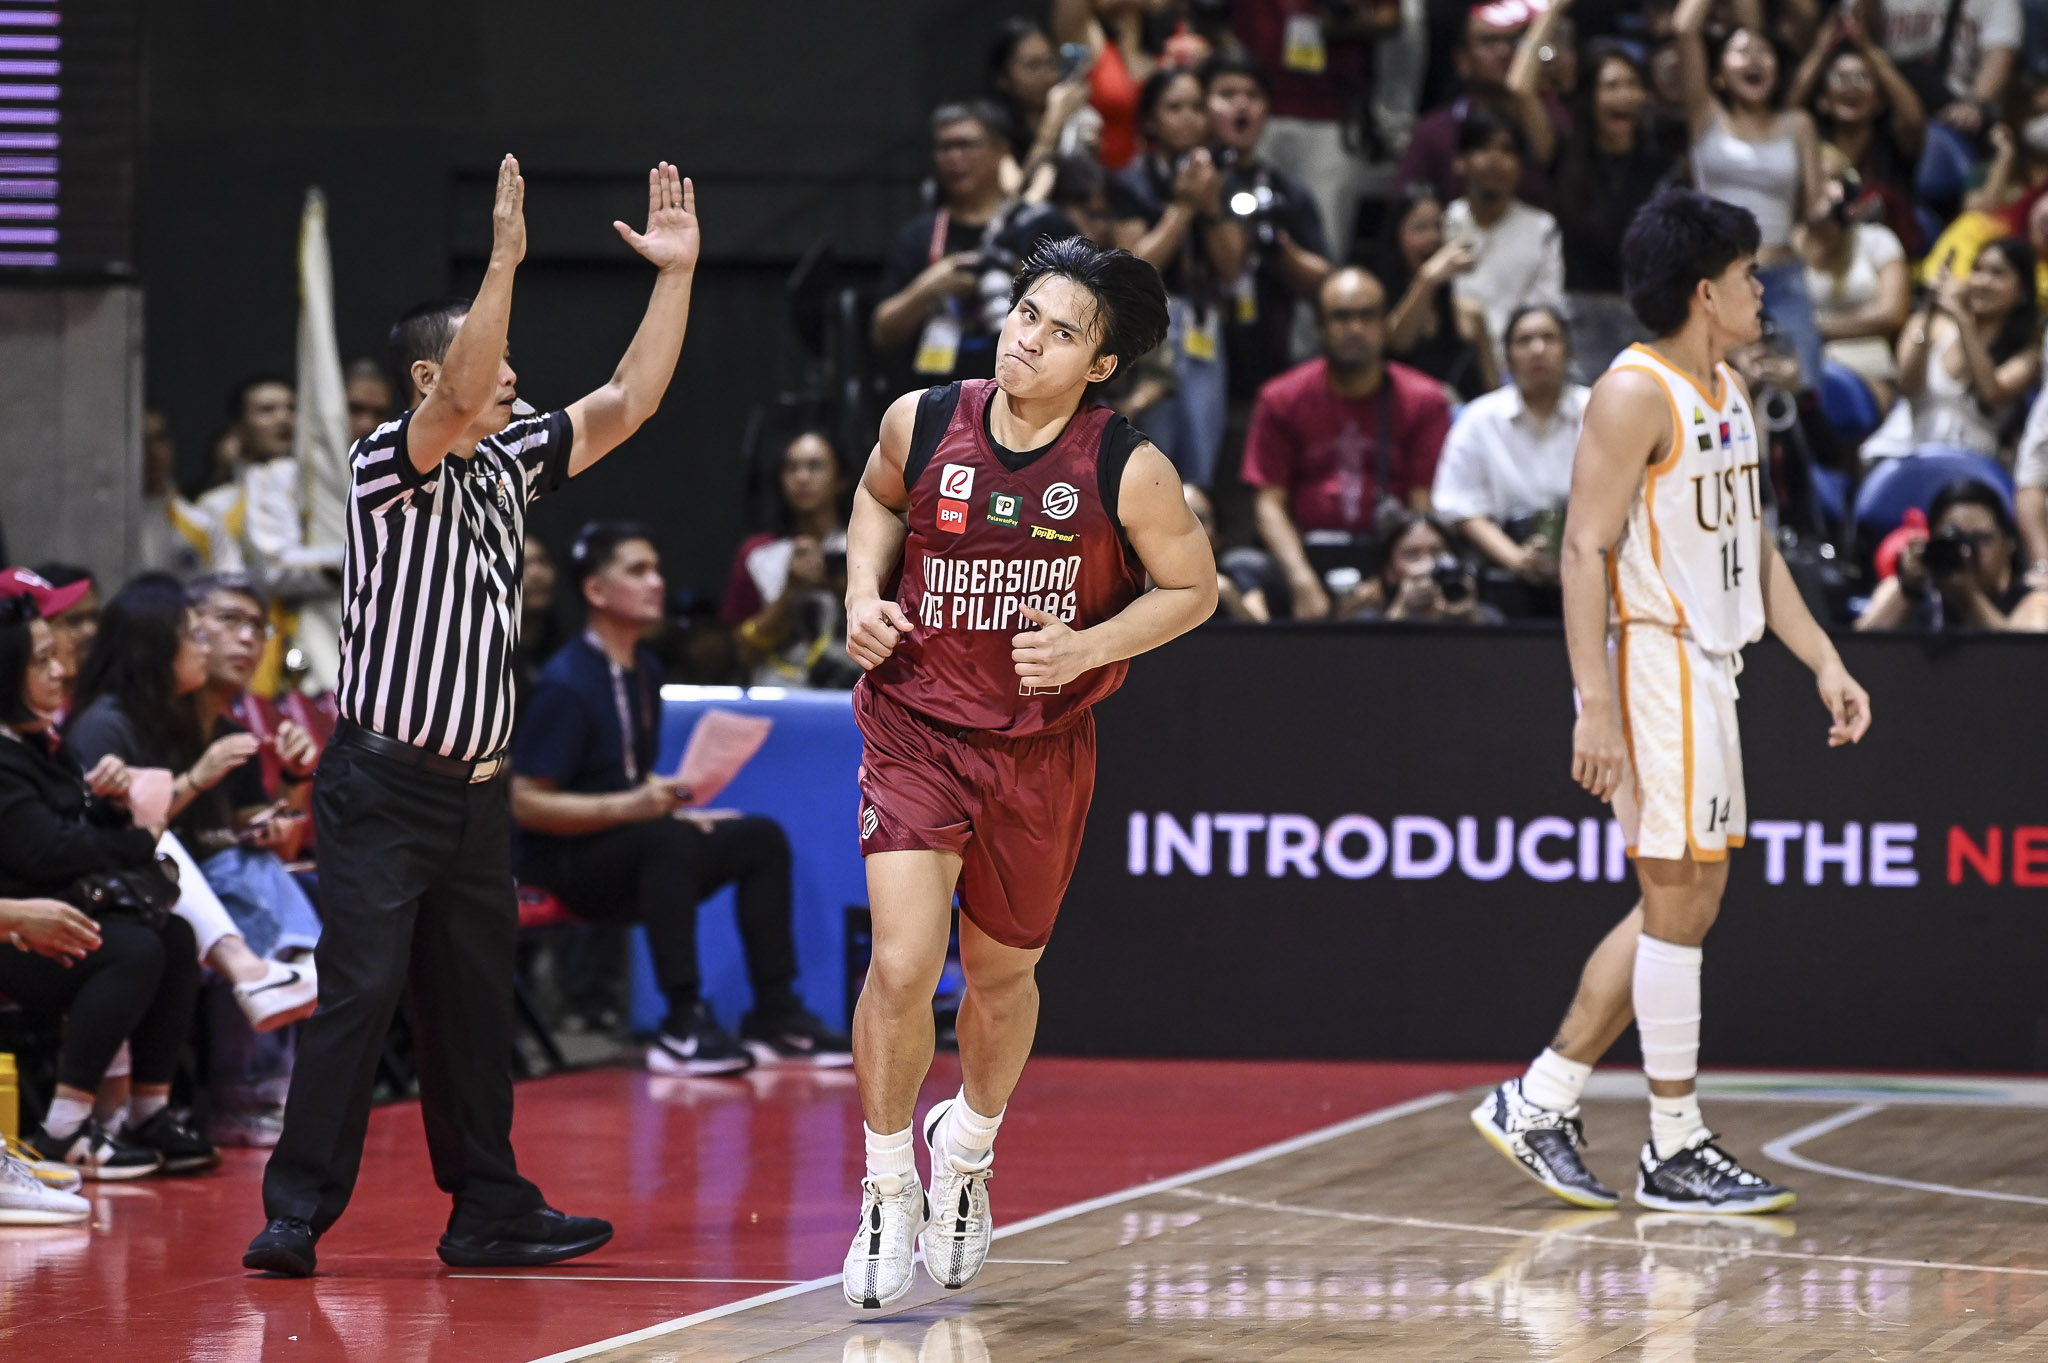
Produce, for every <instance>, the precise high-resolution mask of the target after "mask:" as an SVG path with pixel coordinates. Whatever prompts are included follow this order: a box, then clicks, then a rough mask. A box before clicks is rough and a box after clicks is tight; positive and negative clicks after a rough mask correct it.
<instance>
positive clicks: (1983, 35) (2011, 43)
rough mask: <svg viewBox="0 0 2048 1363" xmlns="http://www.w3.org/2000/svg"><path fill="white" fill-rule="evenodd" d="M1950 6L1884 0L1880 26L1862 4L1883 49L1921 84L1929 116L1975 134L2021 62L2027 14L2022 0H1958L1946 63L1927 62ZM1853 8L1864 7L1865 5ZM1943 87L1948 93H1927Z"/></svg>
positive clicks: (1934, 0)
mask: <svg viewBox="0 0 2048 1363" xmlns="http://www.w3.org/2000/svg"><path fill="white" fill-rule="evenodd" d="M1949 6H1950V0H1885V3H1884V6H1883V15H1884V17H1883V26H1882V28H1881V29H1879V28H1877V25H1876V24H1875V23H1874V22H1873V20H1874V18H1875V16H1872V15H1869V14H1868V13H1867V12H1866V14H1865V17H1864V24H1865V26H1866V27H1867V28H1871V29H1874V30H1876V31H1878V32H1879V34H1880V42H1881V43H1882V45H1883V47H1884V50H1885V54H1886V55H1887V56H1889V57H1890V58H1891V59H1892V60H1893V61H1895V62H1897V63H1898V64H1899V66H1900V68H1901V70H1902V71H1903V72H1904V74H1905V76H1906V78H1907V79H1908V80H1911V81H1912V82H1913V86H1914V88H1915V89H1916V90H1918V91H1919V92H1920V98H1921V100H1922V101H1923V102H1925V103H1926V105H1927V115H1928V117H1930V118H1937V119H1939V120H1941V121H1942V122H1943V123H1946V124H1948V125H1949V126H1950V127H1952V128H1954V129H1956V130H1957V131H1958V132H1961V133H1964V134H1965V135H1967V136H1969V137H1973V138H1974V137H1976V136H1977V135H1978V134H1979V133H1981V132H1982V131H1983V130H1984V129H1985V128H1986V127H1988V126H1990V125H1991V124H1992V123H1995V122H1997V121H1998V115H1999V110H2000V108H2001V107H2002V106H2003V105H2004V103H2005V95H2006V87H2007V86H2009V85H2010V84H2011V83H2012V76H2013V71H2014V68H2015V67H2016V66H2017V65H2018V62H2019V50H2020V43H2021V41H2022V40H2023V38H2024V36H2025V32H2026V21H2025V18H2024V17H2023V15H2022V13H2021V6H2020V0H1962V4H1961V6H1960V8H1959V9H1958V11H1957V13H1956V28H1955V38H1954V39H1953V41H1952V42H1951V44H1950V47H1949V53H1948V63H1947V67H1948V69H1947V70H1945V71H1943V70H1933V69H1931V67H1932V66H1933V64H1934V63H1936V62H1938V61H1939V60H1940V56H1941V37H1942V30H1943V28H1944V27H1945V26H1946V24H1947V23H1948V12H1949ZM1858 8H1859V9H1861V10H1865V11H1868V10H1869V8H1870V6H1869V5H1868V4H1867V3H1866V4H1863V5H1859V6H1858ZM1942 94H1945V95H1946V96H1947V98H1946V99H1937V98H1930V96H1935V95H1942Z"/></svg>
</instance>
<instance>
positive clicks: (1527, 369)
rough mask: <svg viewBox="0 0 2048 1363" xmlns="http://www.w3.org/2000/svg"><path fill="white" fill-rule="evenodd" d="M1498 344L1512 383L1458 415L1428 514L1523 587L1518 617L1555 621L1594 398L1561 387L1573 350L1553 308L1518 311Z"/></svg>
mask: <svg viewBox="0 0 2048 1363" xmlns="http://www.w3.org/2000/svg"><path fill="white" fill-rule="evenodd" d="M1505 339H1506V349H1507V357H1508V375H1509V378H1510V380H1511V381H1510V382H1509V383H1507V384H1506V385H1504V386H1502V387H1500V388H1496V389H1495V390H1494V391H1493V392H1491V393H1488V394H1487V395H1486V396H1484V397H1482V398H1479V399H1477V400H1476V401H1474V402H1471V403H1468V404H1466V406H1465V409H1464V410H1463V411H1461V412H1459V413H1458V419H1457V420H1456V421H1455V422H1453V423H1452V425H1451V433H1450V435H1449V436H1447V437H1446V438H1445V440H1444V450H1443V457H1442V458H1441V459H1440V460H1438V462H1437V466H1436V482H1435V484H1434V485H1433V486H1432V488H1431V490H1430V504H1431V506H1432V508H1433V509H1434V510H1435V511H1436V514H1437V515H1438V516H1439V517H1441V518H1442V520H1443V521H1444V523H1445V524H1447V525H1451V526H1453V527H1455V528H1456V529H1457V531H1458V533H1459V534H1461V535H1463V536H1464V537H1465V540H1466V542H1467V543H1469V544H1470V545H1471V546H1472V547H1473V548H1475V549H1477V550H1478V551H1479V552H1480V553H1481V554H1482V555H1484V556H1485V558H1486V559H1487V561H1488V562H1490V563H1491V564H1493V565H1494V567H1495V568H1496V569H1497V570H1498V571H1499V572H1500V573H1502V574H1505V575H1506V576H1507V577H1509V578H1511V579H1512V580H1513V581H1516V582H1518V583H1520V584H1521V585H1522V588H1523V589H1524V590H1521V591H1517V592H1515V593H1514V595H1515V596H1516V597H1517V598H1519V599H1521V600H1522V601H1523V602H1524V603H1525V606H1526V609H1525V610H1522V611H1518V612H1515V613H1517V614H1540V615H1545V616H1549V615H1555V614H1556V613H1557V610H1558V607H1559V604H1560V603H1559V601H1558V598H1557V592H1556V588H1557V550H1558V544H1559V538H1560V537H1559V531H1560V529H1561V528H1562V526H1563V523H1564V506H1565V499H1566V498H1567V497H1568V496H1569V495H1570V493H1571V486H1572V456H1573V454H1574V452H1575V451H1576V449H1577V447H1578V441H1579V423H1580V421H1581V420H1582V419H1583V418H1584V416H1585V411H1586V400H1587V399H1588V398H1589V397H1591V396H1592V390H1591V389H1589V388H1587V387H1586V386H1585V385H1584V384H1578V383H1572V382H1570V381H1569V380H1568V378H1567V373H1568V371H1569V368H1570V363H1571V342H1570V338H1569V333H1568V332H1567V331H1566V329H1565V324H1564V317H1563V314H1562V313H1561V312H1560V311H1559V310H1558V309H1557V308H1556V307H1553V306H1551V305H1550V304H1547V303H1535V304H1531V305H1529V306H1527V307H1522V308H1517V309H1516V310H1515V312H1514V313H1513V315H1512V316H1510V317H1509V318H1508V324H1507V328H1506V331H1505Z"/></svg>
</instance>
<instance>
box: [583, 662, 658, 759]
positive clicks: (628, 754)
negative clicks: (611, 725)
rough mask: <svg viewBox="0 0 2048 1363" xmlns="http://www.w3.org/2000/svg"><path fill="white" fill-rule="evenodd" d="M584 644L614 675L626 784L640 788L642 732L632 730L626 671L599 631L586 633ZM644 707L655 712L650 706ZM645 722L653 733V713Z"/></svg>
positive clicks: (620, 753)
mask: <svg viewBox="0 0 2048 1363" xmlns="http://www.w3.org/2000/svg"><path fill="white" fill-rule="evenodd" d="M583 642H584V643H586V644H589V645H590V646H591V647H592V648H594V649H596V650H597V656H598V657H600V658H602V659H604V665H605V667H606V669H607V670H609V671H610V672H611V676H612V704H613V705H615V706H616V707H618V712H619V760H620V761H621V762H623V763H624V764H625V768H626V780H627V782H628V783H629V784H632V785H636V786H637V785H639V784H640V751H639V749H640V743H639V737H638V735H639V733H640V732H642V730H636V729H635V728H634V727H633V698H632V696H631V695H630V694H629V692H628V688H627V686H626V669H625V668H623V667H620V666H619V665H618V663H617V662H616V661H615V660H614V659H613V658H612V655H611V654H610V653H607V652H606V651H605V647H604V640H602V639H600V638H598V637H597V631H596V630H594V629H586V630H584V631H583ZM643 699H644V696H643ZM643 708H646V709H650V710H651V709H652V707H651V706H650V707H643ZM643 722H644V731H645V732H648V733H652V732H653V731H654V716H653V715H652V714H651V713H650V714H647V715H645V716H644V717H643Z"/></svg>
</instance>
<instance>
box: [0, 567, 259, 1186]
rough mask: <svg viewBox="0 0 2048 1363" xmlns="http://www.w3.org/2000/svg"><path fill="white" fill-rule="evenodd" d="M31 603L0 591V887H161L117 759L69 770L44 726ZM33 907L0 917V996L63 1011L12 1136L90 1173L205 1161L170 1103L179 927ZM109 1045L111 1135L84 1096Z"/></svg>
mask: <svg viewBox="0 0 2048 1363" xmlns="http://www.w3.org/2000/svg"><path fill="white" fill-rule="evenodd" d="M59 599H60V600H61V598H59ZM49 600H50V597H49V596H47V595H46V596H44V597H43V598H42V602H45V603H46V602H48V601H49ZM42 609H43V606H42V604H40V603H39V601H38V598H37V596H36V594H35V593H34V592H32V591H21V592H18V593H17V592H10V593H8V594H7V595H6V596H4V597H0V895H4V896H6V897H7V898H9V899H29V900H35V901H38V902H39V903H40V902H41V901H49V900H61V901H64V902H65V903H67V904H69V905H70V906H71V907H72V908H76V907H77V904H76V903H74V902H73V901H74V900H77V901H80V902H82V896H83V889H82V887H81V886H80V883H79V882H80V881H81V880H84V879H86V878H89V877H91V878H97V877H102V876H106V875H110V874H114V875H132V876H134V877H135V878H136V880H137V882H138V884H140V883H141V882H143V881H145V880H148V881H153V882H155V883H156V889H157V891H158V892H161V893H168V892H169V891H170V887H169V886H166V885H163V884H162V881H163V874H164V873H163V872H162V871H161V870H160V869H158V866H157V860H156V842H157V834H158V832H160V831H161V830H157V829H147V828H138V827H136V826H135V823H134V819H133V817H132V815H131V814H130V813H129V810H128V807H127V804H126V795H127V789H128V782H129V773H128V769H127V768H126V767H125V766H124V765H122V763H120V762H119V761H118V760H112V759H109V760H106V761H102V762H98V763H95V764H94V766H93V769H92V770H91V772H89V773H87V772H82V771H81V770H80V769H79V767H78V764H77V763H76V762H75V761H74V760H73V759H72V757H71V754H70V753H69V752H67V751H65V750H64V749H62V748H60V747H59V746H58V745H57V743H56V741H55V738H54V737H53V735H52V733H51V729H50V716H51V715H52V714H53V713H54V712H55V711H56V709H57V708H58V706H60V705H61V704H62V703H63V698H64V689H63V682H64V679H65V673H66V671H67V669H66V667H65V665H64V659H63V655H62V654H61V653H60V652H59V651H58V649H57V641H56V639H55V638H54V637H52V635H51V632H50V627H49V625H48V623H47V622H45V621H44V620H43V618H42V614H41V611H42ZM34 916H35V917H36V918H37V919H39V920H41V924H40V925H39V926H32V927H30V928H29V930H28V931H27V932H23V930H22V928H21V927H20V926H18V925H17V926H10V928H9V934H10V935H9V937H8V939H7V940H8V945H6V946H0V993H5V994H6V995H7V997H8V998H10V999H12V1000H13V1001H14V1002H15V1004H16V1005H17V1006H19V1007H20V1008H22V1009H23V1010H25V1011H26V1012H28V1013H30V1014H33V1015H37V1016H42V1017H61V1018H63V1020H64V1042H63V1048H62V1049H61V1051H60V1052H59V1053H58V1059H57V1089H56V1096H55V1098H54V1099H53V1100H52V1101H51V1103H50V1107H49V1110H48V1111H47V1112H46V1113H45V1114H44V1116H43V1121H42V1126H41V1127H40V1129H37V1130H33V1131H29V1132H26V1133H24V1140H25V1142H26V1144H27V1145H28V1146H29V1147H30V1148H31V1149H32V1150H33V1151H34V1152H35V1154H36V1155H37V1156H38V1157H39V1158H42V1159H46V1160H54V1161H57V1162H60V1163H63V1164H69V1165H72V1166H74V1167H75V1168H77V1170H78V1171H79V1172H80V1173H81V1174H83V1175H84V1176H85V1177H86V1178H90V1179H128V1178H140V1177H143V1176H144V1175H147V1174H152V1173H155V1172H156V1171H157V1170H158V1169H161V1168H164V1167H166V1166H167V1165H169V1166H172V1167H173V1168H174V1169H175V1170H176V1171H177V1172H190V1171H196V1170H199V1169H205V1168H210V1167H211V1166H212V1165H214V1164H215V1163H217V1162H218V1161H219V1158H220V1156H219V1154H218V1152H216V1151H215V1150H214V1149H213V1147H211V1146H210V1145H208V1144H207V1143H206V1142H205V1141H203V1140H201V1139H200V1138H199V1136H198V1135H197V1134H195V1133H194V1132H193V1131H191V1130H190V1129H189V1128H188V1127H186V1126H185V1124H184V1123H183V1122H182V1121H180V1120H179V1119H178V1117H177V1114H175V1113H174V1112H172V1111H171V1108H170V1093H171V1077H172V1074H173V1073H174V1072H175V1070H176V1068H177V1063H178V1052H179V1050H180V1049H182V1048H183V1046H184V1044H185V1035H186V1033H187V1032H188V1031H189V1030H190V1028H191V1026H192V1005H193V1000H194V998H195V997H196V995H197V992H198V988H199V964H198V958H197V953H196V952H195V951H194V949H193V938H192V929H191V927H190V926H189V925H188V924H187V923H186V922H185V921H184V920H183V919H182V918H177V917H172V918H169V919H167V920H166V921H165V923H164V924H163V926H162V927H151V926H147V925H145V923H144V922H143V921H142V920H141V919H139V918H136V917H132V916H128V915H124V914H117V913H114V912H111V911H106V910H102V914H101V919H100V921H99V922H98V923H97V924H94V923H93V922H92V921H91V920H90V919H87V918H86V917H85V916H84V915H83V914H82V913H81V914H75V915H74V914H67V913H60V912H58V911H57V910H56V908H54V907H52V906H49V905H47V904H43V905H42V906H41V907H40V909H39V911H38V912H37V913H36V914H35V915H34ZM32 941H33V942H35V943H36V944H37V945H36V946H35V947H34V948H31V946H30V943H31V942H32ZM124 1042H126V1043H127V1044H128V1045H129V1048H130V1052H131V1055H132V1061H131V1069H130V1073H131V1077H132V1079H133V1085H132V1088H131V1095H132V1096H131V1098H130V1105H129V1108H128V1110H127V1113H126V1114H125V1115H126V1117H127V1122H126V1127H127V1129H126V1131H125V1132H124V1133H123V1134H122V1135H118V1136H117V1135H115V1134H114V1133H113V1132H111V1131H109V1130H108V1129H107V1128H106V1127H105V1126H103V1125H101V1124H100V1123H99V1122H98V1121H96V1120H95V1119H94V1117H93V1096H94V1093H95V1092H96V1091H97V1090H98V1088H99V1086H100V1082H101V1080H102V1079H104V1078H105V1077H106V1073H107V1069H108V1067H109V1066H110V1065H112V1063H113V1060H114V1056H115V1053H116V1052H118V1051H119V1050H120V1049H121V1046H122V1043H124Z"/></svg>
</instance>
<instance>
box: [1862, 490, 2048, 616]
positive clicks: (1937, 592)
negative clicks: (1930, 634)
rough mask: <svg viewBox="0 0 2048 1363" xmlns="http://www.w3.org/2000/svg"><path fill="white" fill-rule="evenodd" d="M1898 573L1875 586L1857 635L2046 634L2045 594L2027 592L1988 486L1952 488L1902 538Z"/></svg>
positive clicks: (2013, 537) (2012, 530)
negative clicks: (1921, 525)
mask: <svg viewBox="0 0 2048 1363" xmlns="http://www.w3.org/2000/svg"><path fill="white" fill-rule="evenodd" d="M1896 562H1897V570H1896V571H1895V572H1894V573H1893V574H1892V575H1891V576H1889V577H1886V578H1885V579H1884V580H1883V581H1882V582H1880V583H1878V584H1877V590H1876V591H1875V592H1873V593H1872V594H1871V597H1870V604H1869V606H1867V607H1865V608H1864V611H1863V614H1862V615H1860V616H1858V617H1857V619H1856V628H1857V629H1859V630H1926V631H1935V632H1939V631H1944V630H1989V631H1997V632H2002V633H2005V632H2010V633H2037V632H2040V631H2042V630H2048V591H2044V590H2041V589H2038V588H2035V587H2030V586H2029V585H2028V584H2027V582H2026V579H2025V576H2024V575H2023V574H2022V572H2021V569H2020V560H2019V534H2018V531H2017V528H2016V527H2015V526H2014V524H2013V517H2012V512H2011V511H2010V510H2009V509H2008V508H2007V506H2006V504H2005V497H2004V495H2003V494H2002V493H2000V492H1999V491H1998V489H1996V488H1994V487H1992V486H1991V485H1990V484H1988V483H1982V482H1978V481H1977V480H1975V479H1965V480H1962V481H1959V482H1955V483H1951V484H1949V485H1948V486H1947V487H1945V488H1943V489H1942V490H1941V492H1940V493H1939V494H1938V495H1936V497H1935V499H1934V502H1933V504H1932V505H1930V506H1929V507H1928V508H1927V530H1926V531H1925V532H1922V533H1919V534H1909V535H1908V536H1907V537H1906V541H1905V544H1904V546H1903V547H1902V548H1901V549H1900V551H1899V554H1898V558H1897V561H1896Z"/></svg>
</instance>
